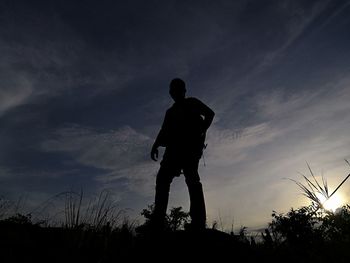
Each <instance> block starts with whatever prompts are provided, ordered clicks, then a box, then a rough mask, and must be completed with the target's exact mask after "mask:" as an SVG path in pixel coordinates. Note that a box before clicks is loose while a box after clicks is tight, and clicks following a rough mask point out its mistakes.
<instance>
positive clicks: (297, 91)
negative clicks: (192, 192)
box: [0, 0, 350, 228]
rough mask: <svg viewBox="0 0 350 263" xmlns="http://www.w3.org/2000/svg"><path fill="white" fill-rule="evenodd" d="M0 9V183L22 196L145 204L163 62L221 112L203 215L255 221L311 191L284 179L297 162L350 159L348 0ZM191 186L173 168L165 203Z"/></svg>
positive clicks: (330, 170) (182, 200) (321, 169)
mask: <svg viewBox="0 0 350 263" xmlns="http://www.w3.org/2000/svg"><path fill="white" fill-rule="evenodd" d="M0 21H1V23H0V36H1V37H0V55H1V60H0V78H1V82H0V147H1V149H2V151H1V153H0V182H1V183H0V193H1V195H2V196H4V197H5V198H8V199H11V200H16V199H18V198H19V197H21V196H22V197H24V198H23V199H24V200H25V202H26V203H25V204H24V205H23V207H26V208H27V209H28V211H29V210H30V209H32V208H33V207H36V206H38V205H40V204H41V203H42V202H43V201H45V200H46V199H48V198H50V197H52V196H53V195H55V194H57V193H60V192H63V191H67V190H70V189H75V190H78V191H79V190H80V189H81V188H83V189H84V191H85V192H86V195H87V198H88V196H89V195H93V194H96V193H99V192H100V191H101V190H103V189H108V190H109V191H111V193H113V198H115V200H117V201H118V203H119V206H120V207H121V208H128V209H129V210H128V211H129V214H130V216H132V217H140V216H139V212H140V211H141V210H142V209H143V208H145V207H146V206H147V204H150V203H152V202H153V198H154V185H155V175H156V173H157V170H158V168H159V163H155V162H153V161H152V160H151V159H150V158H149V152H150V147H151V146H152V143H153V141H154V139H155V136H156V135H157V132H158V130H159V127H160V125H161V122H162V120H163V117H164V113H165V110H166V109H167V108H168V107H170V106H171V105H172V103H173V102H172V101H171V98H170V97H169V95H168V85H169V82H170V80H171V79H172V78H174V77H181V78H183V79H184V80H185V81H186V83H187V87H188V96H194V97H197V98H199V99H201V100H202V101H203V102H205V103H206V104H207V105H208V106H210V107H211V108H212V109H213V110H214V111H215V112H216V116H215V119H214V122H213V125H212V126H211V128H210V129H209V131H208V136H207V143H208V148H207V149H206V151H205V164H206V165H205V166H204V162H203V160H202V161H201V164H200V174H201V178H202V182H203V187H204V191H205V197H206V203H207V210H208V221H209V222H212V221H213V220H218V219H219V218H220V219H221V221H222V222H223V224H225V225H227V226H228V227H230V226H231V224H232V222H233V224H234V226H235V227H239V226H240V225H246V226H248V227H252V228H254V227H258V226H261V225H263V224H265V223H267V222H268V221H269V220H270V214H271V212H272V210H276V211H279V212H286V211H287V210H289V208H290V207H298V206H301V205H303V204H306V203H307V201H306V200H305V198H303V197H302V196H301V195H300V191H299V190H298V188H297V186H296V185H294V184H293V183H292V182H290V181H288V180H284V179H283V178H292V179H296V180H301V175H300V174H299V173H298V172H301V173H305V174H307V165H306V162H308V163H310V165H311V167H312V168H313V169H314V171H315V173H316V174H317V175H321V174H322V173H323V174H324V175H325V177H326V178H327V179H328V181H329V185H330V187H331V188H332V187H333V188H334V187H335V186H336V184H337V183H339V182H340V181H341V180H342V179H343V178H344V177H345V176H346V175H347V174H348V173H349V167H348V166H347V165H346V163H345V161H344V159H345V158H350V151H349V149H350V138H349V132H348V130H349V128H350V115H349V112H350V104H349V100H350V88H349V83H350V65H349V61H350V48H349V47H350V31H349V27H350V2H349V1H341V0H339V1H301V0H300V1H292V0H290V1H287V0H281V1H243V0H242V1H147V2H146V1H127V2H125V1H99V2H98V3H97V2H95V1H81V2H79V1H74V3H73V1H30V2H29V1H16V2H14V1H1V4H0ZM340 194H341V195H342V197H343V199H344V201H345V202H347V200H349V198H350V189H349V185H348V184H345V185H344V186H343V188H342V189H341V190H340ZM188 202H189V201H188V193H187V189H186V185H185V183H184V178H177V179H176V180H175V181H174V183H173V184H172V189H171V197H170V207H171V206H183V207H184V208H185V209H188V205H189V203H188Z"/></svg>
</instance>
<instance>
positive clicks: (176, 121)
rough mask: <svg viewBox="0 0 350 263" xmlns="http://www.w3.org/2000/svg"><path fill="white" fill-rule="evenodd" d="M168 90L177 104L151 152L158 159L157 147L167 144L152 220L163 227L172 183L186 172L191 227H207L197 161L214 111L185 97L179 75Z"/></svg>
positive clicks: (183, 86) (184, 88) (167, 115)
mask: <svg viewBox="0 0 350 263" xmlns="http://www.w3.org/2000/svg"><path fill="white" fill-rule="evenodd" d="M169 93H170V96H171V97H172V98H173V100H174V101H175V103H174V104H173V106H172V107H170V108H169V109H168V110H167V111H166V114H165V118H164V122H163V125H162V128H161V129H160V131H159V134H158V136H157V138H156V140H155V142H154V144H153V147H152V151H151V158H152V159H153V160H154V161H157V159H158V147H159V146H163V147H166V149H165V152H164V155H163V159H162V161H161V163H160V169H159V171H158V174H157V179H156V195H155V207H154V214H153V215H154V218H153V220H154V223H155V225H156V226H159V227H162V226H163V224H164V219H165V215H166V210H167V206H168V199H169V191H170V184H171V182H172V180H173V178H174V177H176V176H180V174H181V173H182V172H183V174H184V176H185V179H186V184H187V187H188V191H189V194H190V203H191V205H190V216H191V219H192V221H191V228H192V229H199V230H200V229H204V228H205V221H206V211H205V202H204V196H203V189H202V184H201V182H200V178H199V174H198V163H199V160H200V158H201V156H202V153H203V148H204V141H205V135H206V131H207V129H208V128H209V126H210V124H211V123H212V121H213V118H214V112H213V111H212V110H211V109H210V108H209V107H208V106H206V105H205V104H204V103H203V102H201V101H200V100H198V99H196V98H186V97H185V94H186V85H185V82H184V81H183V80H181V79H179V78H176V79H173V80H172V81H171V83H170V90H169Z"/></svg>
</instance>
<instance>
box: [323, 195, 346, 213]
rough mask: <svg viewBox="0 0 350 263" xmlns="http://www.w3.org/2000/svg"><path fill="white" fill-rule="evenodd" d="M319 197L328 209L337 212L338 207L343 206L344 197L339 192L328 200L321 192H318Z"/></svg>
mask: <svg viewBox="0 0 350 263" xmlns="http://www.w3.org/2000/svg"><path fill="white" fill-rule="evenodd" d="M317 197H318V198H319V199H320V201H321V203H322V204H323V207H324V208H325V209H326V210H329V211H332V212H335V210H336V209H337V208H339V207H341V206H342V205H343V204H344V199H343V198H342V197H341V196H340V195H339V194H334V195H333V196H332V197H331V198H329V199H328V200H327V199H326V197H324V196H323V195H321V194H318V195H317Z"/></svg>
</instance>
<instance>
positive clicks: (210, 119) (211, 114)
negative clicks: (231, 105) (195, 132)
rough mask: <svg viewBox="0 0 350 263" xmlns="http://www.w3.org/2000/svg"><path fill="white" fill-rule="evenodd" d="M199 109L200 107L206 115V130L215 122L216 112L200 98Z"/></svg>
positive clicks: (201, 112)
mask: <svg viewBox="0 0 350 263" xmlns="http://www.w3.org/2000/svg"><path fill="white" fill-rule="evenodd" d="M196 100H197V103H198V106H199V109H200V114H201V115H202V116H204V120H203V132H206V131H207V130H208V128H209V127H210V125H211V123H212V122H213V119H214V116H215V112H214V111H213V110H212V109H211V108H209V107H208V106H207V105H205V104H204V103H203V102H201V101H200V100H198V99H196Z"/></svg>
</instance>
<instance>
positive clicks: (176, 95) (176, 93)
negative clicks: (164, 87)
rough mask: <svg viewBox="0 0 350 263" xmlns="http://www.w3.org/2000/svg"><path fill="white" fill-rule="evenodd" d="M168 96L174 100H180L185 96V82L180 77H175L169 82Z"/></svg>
mask: <svg viewBox="0 0 350 263" xmlns="http://www.w3.org/2000/svg"><path fill="white" fill-rule="evenodd" d="M169 93H170V96H171V97H172V98H173V100H174V101H175V102H178V101H181V100H183V99H184V98H185V94H186V84H185V82H184V81H183V80H182V79H179V78H176V79H173V80H172V81H171V82H170V90H169Z"/></svg>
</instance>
